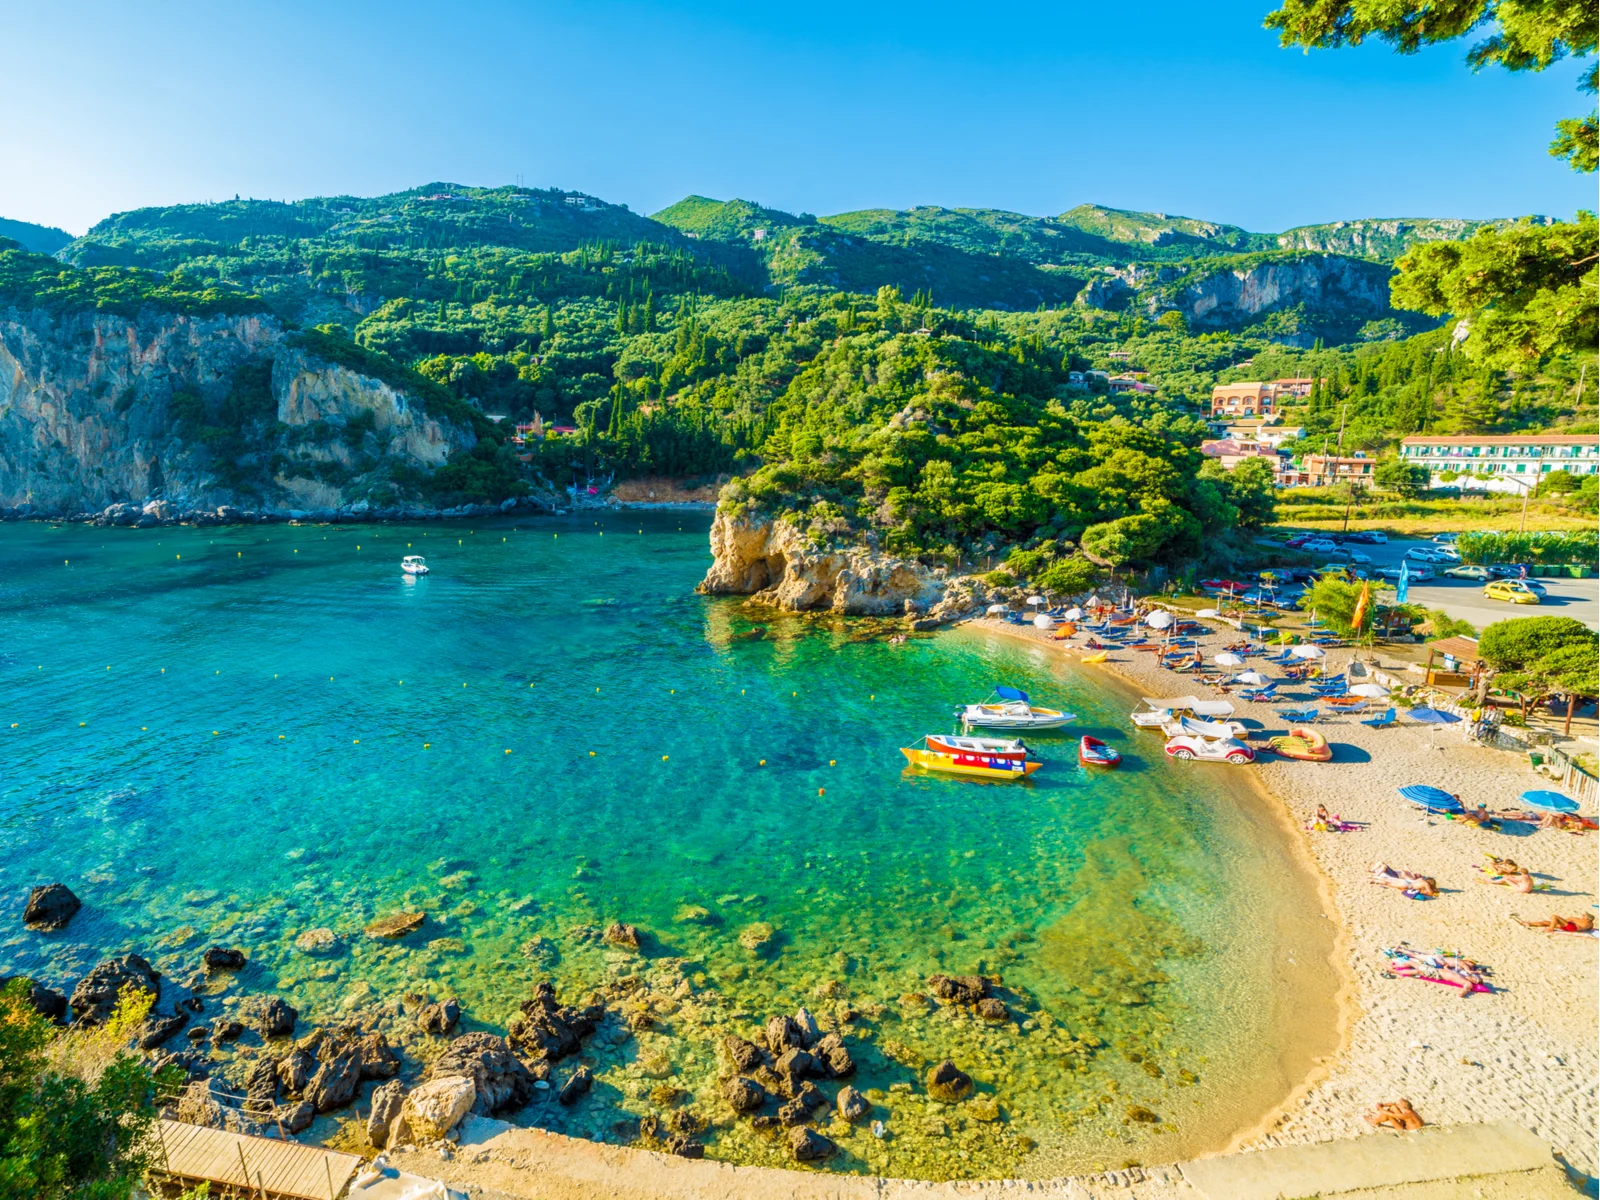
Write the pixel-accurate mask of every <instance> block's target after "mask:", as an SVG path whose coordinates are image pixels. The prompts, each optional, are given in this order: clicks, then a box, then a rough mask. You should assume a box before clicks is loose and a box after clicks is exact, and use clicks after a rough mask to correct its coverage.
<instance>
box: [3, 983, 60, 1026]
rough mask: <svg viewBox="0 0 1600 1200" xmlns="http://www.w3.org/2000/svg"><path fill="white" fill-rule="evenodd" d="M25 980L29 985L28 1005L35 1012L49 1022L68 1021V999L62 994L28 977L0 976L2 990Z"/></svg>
mask: <svg viewBox="0 0 1600 1200" xmlns="http://www.w3.org/2000/svg"><path fill="white" fill-rule="evenodd" d="M17 979H23V980H26V981H27V984H28V1003H29V1004H30V1005H32V1006H33V1011H34V1012H36V1013H38V1014H39V1015H40V1016H41V1017H43V1018H45V1020H47V1021H55V1022H57V1023H58V1024H59V1023H60V1022H62V1021H65V1020H66V1019H67V998H66V997H65V996H63V995H62V994H61V993H60V992H57V991H54V990H52V989H51V988H47V987H45V986H44V984H42V983H39V982H38V981H36V980H33V979H29V978H28V977H27V976H26V975H18V976H0V988H6V987H9V986H10V985H11V984H12V983H13V982H14V981H15V980H17Z"/></svg>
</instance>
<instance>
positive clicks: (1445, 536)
mask: <svg viewBox="0 0 1600 1200" xmlns="http://www.w3.org/2000/svg"><path fill="white" fill-rule="evenodd" d="M1460 536H1461V535H1460V534H1459V533H1436V534H1434V535H1433V540H1434V541H1436V542H1438V543H1439V545H1441V546H1453V545H1454V544H1455V541H1456V539H1457V538H1458V537H1460Z"/></svg>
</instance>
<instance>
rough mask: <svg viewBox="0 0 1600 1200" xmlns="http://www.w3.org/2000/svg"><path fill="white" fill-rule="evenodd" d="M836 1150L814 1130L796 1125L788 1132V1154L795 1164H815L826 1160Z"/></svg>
mask: <svg viewBox="0 0 1600 1200" xmlns="http://www.w3.org/2000/svg"><path fill="white" fill-rule="evenodd" d="M838 1148H839V1147H838V1146H836V1145H834V1144H833V1142H832V1141H831V1140H829V1139H828V1138H825V1137H823V1136H822V1135H821V1134H820V1133H818V1132H817V1131H816V1130H815V1129H809V1128H807V1127H806V1126H804V1125H796V1126H795V1127H794V1128H793V1129H791V1130H789V1152H790V1153H791V1154H793V1155H794V1160H795V1162H816V1161H817V1160H818V1159H822V1158H827V1157H828V1155H830V1154H832V1153H833V1152H834V1151H835V1150H837V1149H838Z"/></svg>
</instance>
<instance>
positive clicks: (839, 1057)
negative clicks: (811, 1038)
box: [811, 1033, 856, 1079]
mask: <svg viewBox="0 0 1600 1200" xmlns="http://www.w3.org/2000/svg"><path fill="white" fill-rule="evenodd" d="M811 1057H812V1058H814V1059H816V1060H817V1062H818V1063H819V1064H820V1065H821V1066H822V1067H823V1068H824V1069H825V1070H826V1072H827V1074H829V1075H831V1076H832V1077H833V1078H834V1079H843V1078H844V1077H845V1076H846V1075H849V1074H850V1073H851V1072H853V1071H854V1070H855V1069H856V1064H855V1060H854V1059H853V1058H851V1057H850V1051H849V1049H848V1048H847V1047H846V1046H845V1044H844V1039H843V1038H842V1037H840V1036H839V1035H838V1034H837V1033H828V1034H824V1035H823V1036H822V1037H820V1038H818V1039H817V1043H816V1045H814V1046H812V1047H811Z"/></svg>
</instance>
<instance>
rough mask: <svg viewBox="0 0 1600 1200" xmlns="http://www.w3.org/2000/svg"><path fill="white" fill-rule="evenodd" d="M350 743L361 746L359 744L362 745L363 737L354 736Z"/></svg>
mask: <svg viewBox="0 0 1600 1200" xmlns="http://www.w3.org/2000/svg"><path fill="white" fill-rule="evenodd" d="M350 744H351V745H352V746H359V745H361V739H360V738H352V739H351V741H350Z"/></svg>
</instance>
